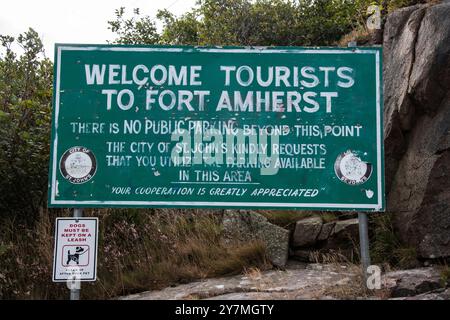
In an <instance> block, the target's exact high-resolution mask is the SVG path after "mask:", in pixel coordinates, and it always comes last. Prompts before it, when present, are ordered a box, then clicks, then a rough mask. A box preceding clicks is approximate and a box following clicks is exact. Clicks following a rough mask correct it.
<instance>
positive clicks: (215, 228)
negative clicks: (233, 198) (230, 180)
mask: <svg viewBox="0 0 450 320" xmlns="http://www.w3.org/2000/svg"><path fill="white" fill-rule="evenodd" d="M69 215H70V212H69V211H68V210H59V211H55V210H51V211H47V210H42V212H41V214H40V218H39V221H37V223H36V224H35V228H34V229H29V228H27V227H25V226H18V225H16V224H15V222H14V221H12V220H9V221H5V222H4V223H3V224H2V226H1V227H0V228H1V233H0V235H1V236H0V298H3V299H14V298H18V299H65V298H67V295H68V289H67V288H66V287H65V284H55V283H52V282H51V272H52V260H53V232H54V218H55V217H56V216H69ZM85 215H86V216H98V217H99V219H100V223H99V252H98V280H97V281H96V282H95V283H83V285H82V286H83V290H82V297H83V298H86V299H97V298H112V297H115V296H119V295H125V294H130V293H135V292H140V291H144V290H152V289H160V288H162V287H165V286H169V285H173V284H176V283H183V282H188V281H192V280H195V279H201V278H205V277H211V276H217V275H229V274H237V273H240V272H243V271H244V270H246V269H248V268H250V267H257V268H262V269H264V268H267V267H268V265H269V264H268V262H267V260H266V256H265V247H264V245H263V244H262V243H261V242H257V241H255V242H250V243H245V244H242V243H241V244H236V243H235V244H230V245H225V244H224V243H223V242H222V241H221V231H222V230H221V223H220V220H221V214H220V211H217V212H213V211H201V210H170V209H162V210H133V209H128V210H111V209H109V210H106V209H102V210H86V211H85Z"/></svg>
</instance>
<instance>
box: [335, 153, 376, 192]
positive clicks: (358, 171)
mask: <svg viewBox="0 0 450 320" xmlns="http://www.w3.org/2000/svg"><path fill="white" fill-rule="evenodd" d="M372 169H373V166H372V164H371V163H369V162H365V161H363V160H361V158H360V157H358V156H357V155H356V154H355V152H353V151H352V150H347V151H345V152H343V153H341V154H340V155H339V156H338V157H337V159H336V162H335V163H334V172H335V173H336V175H337V177H338V178H339V180H341V181H342V182H344V183H346V184H349V185H359V184H363V183H364V182H366V181H367V180H369V178H370V175H371V174H372Z"/></svg>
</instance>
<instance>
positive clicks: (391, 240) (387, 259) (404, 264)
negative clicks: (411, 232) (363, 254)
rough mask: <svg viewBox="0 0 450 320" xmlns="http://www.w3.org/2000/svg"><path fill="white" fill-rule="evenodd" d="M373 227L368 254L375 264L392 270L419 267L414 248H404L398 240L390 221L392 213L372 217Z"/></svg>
mask: <svg viewBox="0 0 450 320" xmlns="http://www.w3.org/2000/svg"><path fill="white" fill-rule="evenodd" d="M371 224H372V225H373V226H374V228H373V229H374V232H373V237H372V239H371V248H370V254H371V256H372V259H373V262H374V263H376V264H388V265H389V266H392V267H394V268H400V269H401V268H413V267H417V266H418V265H419V263H418V261H417V253H416V251H415V248H413V247H408V246H405V245H404V244H403V243H402V241H401V240H400V239H399V237H398V234H397V233H396V231H395V229H394V225H393V221H392V213H383V214H381V215H377V216H373V217H372V220H371Z"/></svg>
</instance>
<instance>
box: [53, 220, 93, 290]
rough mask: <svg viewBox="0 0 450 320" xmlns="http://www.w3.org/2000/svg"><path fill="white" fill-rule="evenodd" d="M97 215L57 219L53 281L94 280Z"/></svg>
mask: <svg viewBox="0 0 450 320" xmlns="http://www.w3.org/2000/svg"><path fill="white" fill-rule="evenodd" d="M97 235H98V218H56V224H55V250H54V258H53V281H54V282H64V281H73V280H79V281H95V280H96V278H97V244H98V237H97Z"/></svg>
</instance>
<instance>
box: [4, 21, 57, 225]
mask: <svg viewBox="0 0 450 320" xmlns="http://www.w3.org/2000/svg"><path fill="white" fill-rule="evenodd" d="M0 41H1V44H2V46H3V49H4V56H3V57H1V58H0V136H1V140H0V176H1V177H2V182H1V183H0V217H5V216H13V217H14V218H20V219H23V220H26V221H27V222H30V223H31V222H33V221H34V218H35V216H36V215H37V214H38V211H39V208H40V207H42V206H43V205H45V198H46V185H47V168H48V157H49V138H50V110H51V97H52V71H53V70H52V68H53V64H52V63H51V61H50V60H48V59H45V58H42V53H43V47H42V42H41V40H40V39H39V36H38V34H37V33H36V31H34V30H33V29H29V30H28V31H27V32H25V33H24V34H22V35H20V36H19V37H18V38H17V42H15V39H14V38H13V37H10V36H0ZM14 44H18V45H20V46H21V47H22V49H23V51H24V53H23V54H22V55H21V56H20V57H18V56H17V55H16V54H15V53H14V52H13V50H12V46H13V45H14Z"/></svg>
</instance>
